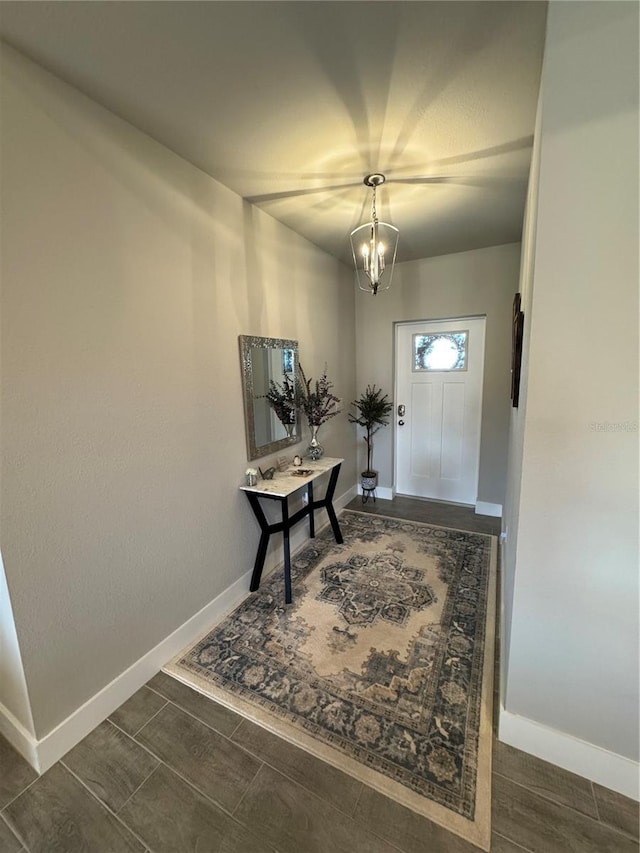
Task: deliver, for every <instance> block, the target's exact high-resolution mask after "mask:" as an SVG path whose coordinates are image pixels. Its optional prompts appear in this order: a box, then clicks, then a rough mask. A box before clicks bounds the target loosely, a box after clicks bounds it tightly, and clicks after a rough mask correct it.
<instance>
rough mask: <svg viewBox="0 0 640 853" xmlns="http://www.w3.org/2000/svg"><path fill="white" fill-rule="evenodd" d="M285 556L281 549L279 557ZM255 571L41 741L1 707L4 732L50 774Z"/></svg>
mask: <svg viewBox="0 0 640 853" xmlns="http://www.w3.org/2000/svg"><path fill="white" fill-rule="evenodd" d="M355 496H356V487H355V486H353V487H352V488H350V489H348V490H347V491H346V492H344V494H342V495H341V496H340V497H339V498H337V499H336V500H334V502H333V505H334V508H335V509H336V510H340V509H343V508H344V507H345V506H346V505H347V504H348V503H349V501H351V500H353V498H354V497H355ZM328 523H329V521H328V518H327V515H326V512H325V511H324V510H323V511H322V513H318V516H317V523H316V531H317V532H320V530H322V528H323V527H326V526H327V524H328ZM307 541H308V533H307V531H306V529H305V528H304V525H302V526H301V527H300V528H298V529H297V530H295V531H293V535H292V536H291V550H292V553H293V552H294V551H295V550H296V549H297V548H299V547H300V546H301V545H303V544H304V543H305V542H307ZM278 553H279V554H280V553H281V550H280V551H279V552H278ZM281 565H282V561H281V560H280V561H279V562H278V559H277V557H276V556H275V555H274V554H271V555H268V557H267V562H266V563H265V568H264V576H265V577H266V576H267V575H268V574H270V573H271V572H273V571H274V570H275V569H277V568H278V567H279V566H281ZM250 580H251V571H248V572H245V573H244V574H243V575H242V576H241V577H239V578H238V580H236V581H234V582H233V583H232V584H231V585H230V586H228V587H227V588H226V589H225V590H223V591H222V592H221V593H220V594H219V595H218V596H216V598H214V599H213V600H212V601H210V602H209V603H208V604H206V605H205V606H204V607H203V608H202V609H201V610H199V611H198V612H197V613H195V614H194V615H193V616H192V617H191V618H190V619H187V621H186V622H185V623H184V624H182V625H180V627H179V628H176V630H175V631H173V632H172V633H171V634H169V636H168V637H165V638H164V640H162V641H161V642H160V643H158V645H156V646H154V648H152V649H151V650H150V651H148V652H147V653H146V654H145V655H143V656H142V657H141V658H139V659H138V660H137V661H136V662H135V663H133V664H132V665H131V666H130V667H129V668H128V669H126V670H125V671H124V672H122V673H120V675H118V676H116V678H114V679H113V681H111V682H110V683H109V684H107V685H106V686H105V687H103V688H102V690H100V691H99V692H98V693H96V694H95V695H94V696H92V697H91V698H90V699H89V700H87V702H85V703H84V705H81V706H80V707H79V708H77V709H76V710H75V711H74V712H73V713H72V714H70V715H69V716H68V717H67V718H66V719H65V720H63V721H62V722H61V723H59V725H57V726H56V727H55V729H53V730H52V731H50V732H49V733H48V734H46V735H45V736H44V737H43V738H41V739H40V740H38V739H36V738H35V737H34V736H33V735H31V734H30V733H29V732H27V730H26V729H25V728H24V727H23V726H22V725H21V723H20V722H19V721H18V720H17V719H16V718H15V717H14V715H13V714H12V713H11V712H10V711H9V710H8V709H7V708H5V707H4V705H2V704H1V703H0V733H2V734H3V735H4V737H6V739H7V740H8V741H9V743H10V744H12V746H14V747H15V749H17V750H18V752H19V753H20V754H21V755H22V756H23V757H24V758H25V759H26V760H27V761H28V762H29V764H31V766H32V767H33V768H34V769H35V770H37V771H38V773H45V772H46V771H47V770H48V769H49V768H50V767H51V766H52V765H53V764H55V763H56V761H58V760H59V759H60V758H62V757H63V756H64V755H66V753H67V752H68V751H69V750H70V749H72V748H73V747H74V746H75V745H76V744H77V743H79V742H80V741H81V740H82V739H83V738H84V737H86V736H87V735H88V734H89V732H91V731H93V729H94V728H95V727H96V726H98V725H99V724H100V723H101V722H102V721H103V720H106V718H107V717H108V716H109V715H110V714H112V713H113V712H114V711H115V710H116V709H117V708H119V707H120V705H122V703H123V702H126V701H127V699H129V698H130V697H131V696H133V694H134V693H135V692H136V691H137V690H139V689H140V688H141V687H142V686H143V685H144V684H146V682H147V681H149V679H150V678H152V677H153V676H154V675H155V674H156V673H157V672H158V671H159V670H160V669H162V667H163V666H164V665H165V664H166V663H167V661H169V660H171V658H173V657H175V656H176V655H177V654H178V653H179V652H180V651H181V650H182V649H184V648H185V647H186V646H188V645H189V644H190V643H195V641H196V640H197V639H198V638H199V637H201V636H202V635H203V634H205V633H206V632H207V630H208V629H209V628H213V627H214V626H215V625H216V624H217V623H218V622H220V620H221V619H222V618H223V617H224V616H225V615H226V614H227V613H229V612H230V611H231V610H233V609H234V608H235V607H237V606H238V605H239V604H240V602H241V601H243V599H245V598H246V597H247V596H248V595H249V582H250Z"/></svg>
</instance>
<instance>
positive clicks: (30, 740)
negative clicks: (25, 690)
mask: <svg viewBox="0 0 640 853" xmlns="http://www.w3.org/2000/svg"><path fill="white" fill-rule="evenodd" d="M0 734H1V735H3V736H4V737H5V738H6V739H7V740H8V741H9V743H10V744H11V745H12V746H13V747H14V748H15V749H17V750H18V752H19V753H20V755H22V757H23V758H25V759H26V760H27V761H28V762H29V764H31V766H32V767H35V769H36V770H37V769H38V767H37V762H38V755H37V751H36V743H37V741H36V739H35V738H34V736H33V735H32V734H31V732H28V731H27V730H26V729H25V727H24V726H23V725H22V723H21V722H20V720H18V719H17V717H15V716H14V715H13V714H12V713H11V711H10V710H9V709H8V708H7V707H5V706H4V705H3V704H2V702H0Z"/></svg>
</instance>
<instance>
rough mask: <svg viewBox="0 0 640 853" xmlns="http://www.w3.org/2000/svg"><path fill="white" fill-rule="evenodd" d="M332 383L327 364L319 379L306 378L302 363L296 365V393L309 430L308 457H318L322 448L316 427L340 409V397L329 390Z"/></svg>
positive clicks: (338, 412)
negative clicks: (328, 375)
mask: <svg viewBox="0 0 640 853" xmlns="http://www.w3.org/2000/svg"><path fill="white" fill-rule="evenodd" d="M332 388H333V383H332V382H330V381H329V379H328V377H327V366H326V365H325V368H324V373H323V374H322V376H321V377H320V379H316V381H315V383H314V382H313V379H307V377H306V376H305V373H304V370H303V369H302V365H301V364H299V365H298V376H297V378H296V395H297V399H298V401H299V405H300V408H301V409H302V411H303V412H304V413H305V415H306V418H307V422H308V424H309V429H310V430H311V442H310V444H309V447H308V448H307V455H308V456H309V458H310V459H314V460H315V459H320V458H321V456H322V454H323V453H324V448H323V447H322V446H321V445H320V444H319V443H318V429H319V427H320V426H322V424H323V423H326V421H328V420H329V418H335V416H336V415H339V414H340V412H341V411H342V410H341V409H340V408H338V404H339V403H340V398H339V397H336V395H335V394H334V393H333V391H332V390H331V389H332Z"/></svg>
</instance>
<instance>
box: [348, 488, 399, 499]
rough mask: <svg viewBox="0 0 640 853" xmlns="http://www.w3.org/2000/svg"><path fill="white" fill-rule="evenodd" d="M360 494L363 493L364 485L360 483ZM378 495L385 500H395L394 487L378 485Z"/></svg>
mask: <svg viewBox="0 0 640 853" xmlns="http://www.w3.org/2000/svg"><path fill="white" fill-rule="evenodd" d="M358 494H359V495H361V494H362V486H360V485H359V486H358ZM354 497H355V496H354ZM376 497H377V498H381V499H382V500H385V501H390V500H393V489H390V488H389V487H388V486H376Z"/></svg>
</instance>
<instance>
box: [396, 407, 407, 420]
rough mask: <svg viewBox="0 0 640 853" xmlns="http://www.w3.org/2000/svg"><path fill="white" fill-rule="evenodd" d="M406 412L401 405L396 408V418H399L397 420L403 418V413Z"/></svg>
mask: <svg viewBox="0 0 640 853" xmlns="http://www.w3.org/2000/svg"><path fill="white" fill-rule="evenodd" d="M406 411H407V410H406V408H405V407H404V406H403V405H402V404H400V405H399V406H398V417H399V418H402V417H404V414H405V412H406Z"/></svg>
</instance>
